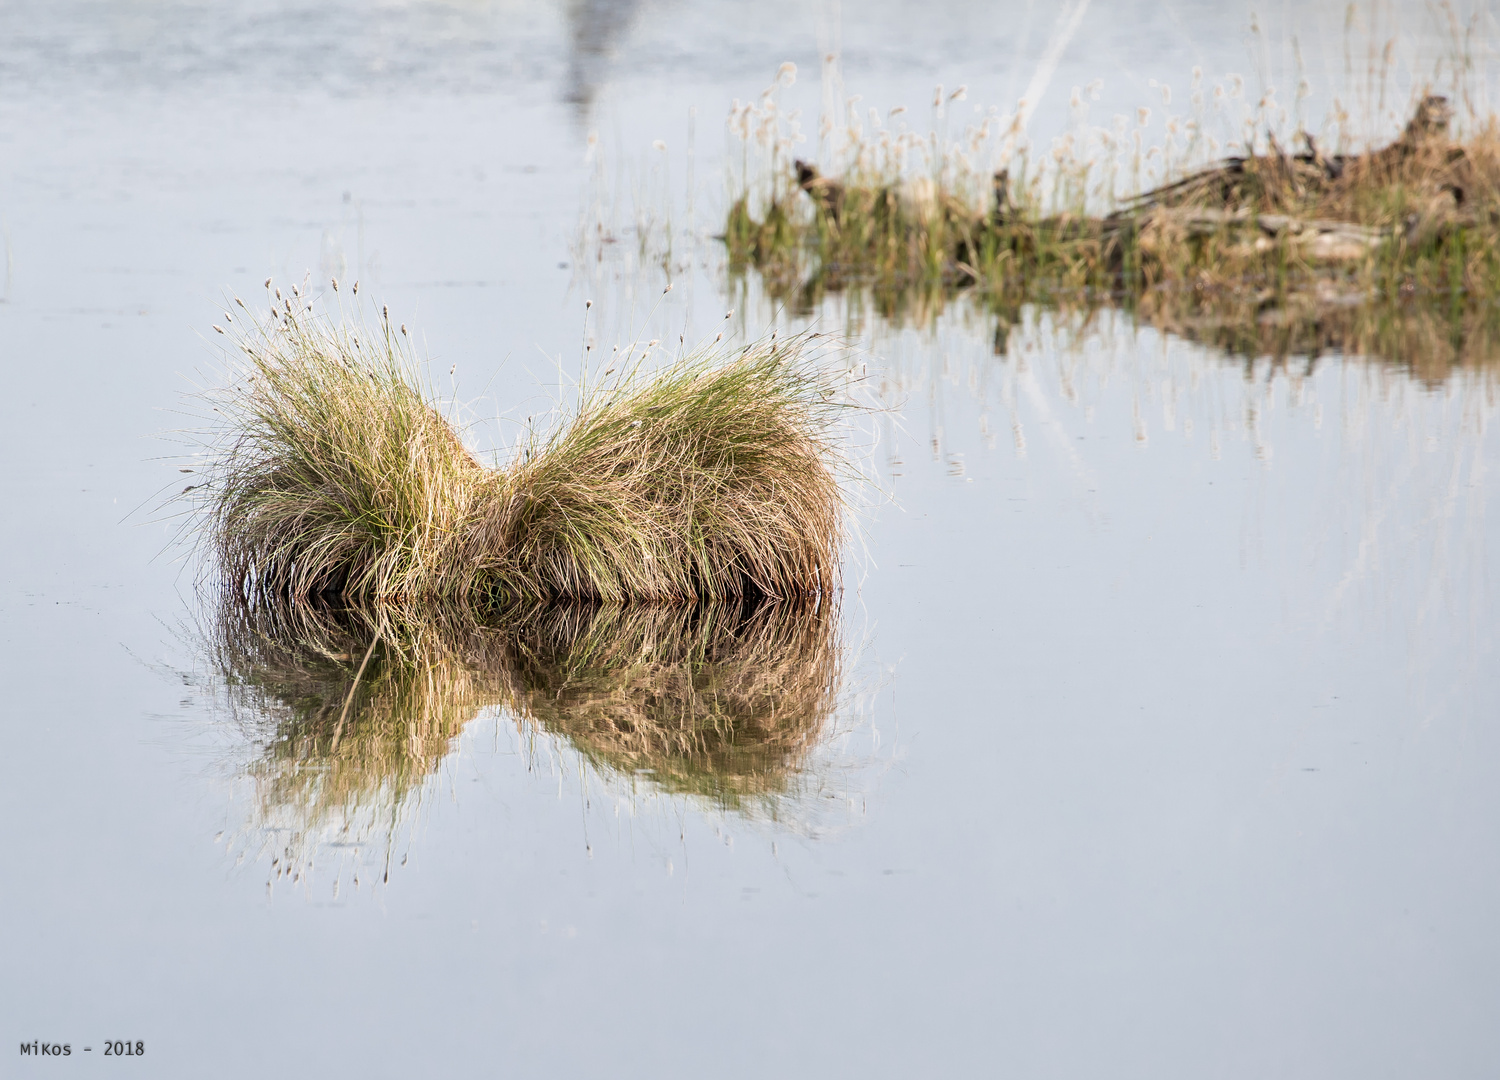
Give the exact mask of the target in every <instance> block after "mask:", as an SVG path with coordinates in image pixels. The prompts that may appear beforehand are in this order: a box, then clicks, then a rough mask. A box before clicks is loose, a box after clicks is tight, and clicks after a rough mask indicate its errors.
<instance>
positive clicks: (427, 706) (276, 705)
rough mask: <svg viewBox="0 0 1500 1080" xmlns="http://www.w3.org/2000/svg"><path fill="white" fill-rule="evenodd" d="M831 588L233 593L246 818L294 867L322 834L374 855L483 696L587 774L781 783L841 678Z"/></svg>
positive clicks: (670, 788) (221, 639)
mask: <svg viewBox="0 0 1500 1080" xmlns="http://www.w3.org/2000/svg"><path fill="white" fill-rule="evenodd" d="M837 626H838V618H837V612H836V611H835V610H832V609H830V608H829V607H828V606H827V605H826V604H825V605H822V606H821V607H820V606H817V605H785V604H775V603H762V604H760V605H758V606H755V607H729V608H726V607H712V606H696V605H690V606H676V607H657V606H634V607H606V606H597V605H590V606H573V607H543V608H537V609H535V610H533V611H531V612H529V613H527V614H525V615H523V616H516V617H514V618H512V619H510V620H508V621H507V622H505V623H504V624H503V625H492V626H479V625H476V624H475V623H473V622H472V621H471V620H466V619H455V620H454V621H452V622H450V623H446V624H445V623H441V622H436V621H429V622H425V623H420V624H414V623H403V624H399V625H395V626H393V625H392V624H391V623H389V622H388V623H386V625H385V626H384V627H382V628H379V629H377V628H376V627H374V626H372V625H371V624H369V622H368V621H367V620H366V619H365V618H363V617H362V615H360V614H358V613H352V612H348V611H345V612H342V613H339V612H334V611H331V610H322V611H319V610H318V609H313V608H307V607H302V608H296V609H287V608H278V609H270V610H266V609H262V610H259V611H254V612H252V611H250V610H249V609H247V608H246V607H245V606H243V605H240V604H230V605H228V606H227V607H226V609H225V614H224V615H223V616H222V617H221V618H220V620H219V622H218V628H217V632H216V660H217V664H218V666H219V668H220V671H221V677H222V678H223V679H224V680H225V684H226V685H227V687H228V694H229V698H230V704H231V707H232V711H233V713H234V715H235V716H236V718H237V719H238V721H239V723H240V726H241V728H242V730H244V731H245V732H246V733H247V735H248V736H249V737H250V739H251V740H252V741H253V743H254V744H255V745H256V746H257V753H256V755H255V757H254V758H253V759H252V760H251V761H250V763H249V764H248V765H247V766H246V767H245V769H244V775H245V777H246V778H247V779H249V780H250V782H251V784H252V785H253V788H254V793H255V794H254V817H255V820H256V823H257V824H258V826H259V827H260V828H261V829H265V830H271V832H272V833H274V834H275V835H276V839H275V842H274V846H275V847H276V848H277V852H276V858H277V859H278V865H279V867H281V868H282V869H284V870H285V871H286V872H287V873H291V874H298V873H301V872H303V871H304V870H305V869H306V868H307V866H308V865H310V863H311V861H312V859H313V857H314V854H315V852H316V849H317V848H318V847H319V845H321V844H324V843H338V844H343V845H355V846H365V847H367V848H370V847H374V848H377V849H379V850H382V851H384V852H386V853H387V854H388V852H389V850H390V847H391V844H392V841H393V840H394V837H395V834H396V832H397V830H398V829H399V828H400V827H401V826H402V825H403V823H404V822H405V821H406V820H407V819H408V818H409V816H410V815H411V813H412V812H413V811H414V809H415V806H416V803H417V802H418V800H419V799H420V795H421V792H422V790H423V788H424V786H425V785H426V783H427V781H428V779H429V778H430V777H432V776H433V775H434V774H435V773H436V772H437V770H438V768H439V765H440V763H441V762H442V761H443V759H444V758H445V757H446V756H447V755H448V754H449V753H450V752H451V750H452V749H453V745H454V740H455V739H456V738H457V737H458V736H459V735H460V734H461V733H462V731H463V730H464V728H465V726H466V725H467V724H468V723H469V722H470V721H471V720H472V719H473V718H474V717H475V716H476V715H477V714H478V713H479V712H480V711H481V710H484V709H486V708H500V709H503V710H505V711H506V712H507V713H508V714H509V715H510V716H511V717H512V718H513V719H514V721H515V722H516V723H517V724H518V726H519V727H520V728H521V729H522V730H524V731H532V732H540V733H544V734H549V735H554V736H558V737H560V738H563V739H565V740H567V742H568V743H570V744H571V745H572V746H573V747H575V748H576V749H577V751H578V752H579V753H580V754H581V755H582V757H583V758H584V759H586V760H587V761H588V762H589V763H590V764H591V765H592V766H593V767H594V769H595V770H597V772H598V773H600V774H602V775H603V776H605V777H609V776H619V777H621V778H623V779H625V780H627V781H628V782H629V783H631V784H632V785H634V784H638V783H645V784H647V785H648V786H649V787H650V788H651V789H653V790H658V791H662V792H665V793H669V794H682V795H689V796H694V797H701V798H702V799H705V800H707V801H708V802H709V803H710V804H712V805H714V806H716V807H719V808H721V809H732V810H738V811H741V812H754V810H755V807H756V806H757V805H759V806H764V807H766V808H767V809H768V810H770V809H772V807H771V804H773V803H775V802H776V800H778V799H780V798H782V797H785V796H795V794H796V788H797V784H796V781H795V778H796V777H797V776H798V774H799V770H800V769H801V768H802V766H803V764H804V762H805V761H806V759H807V755H808V753H809V751H810V750H811V749H812V748H813V747H814V745H815V744H816V743H817V741H818V739H819V737H820V736H821V735H822V734H823V732H824V730H825V721H827V720H828V718H829V717H830V716H831V715H832V714H833V712H834V709H835V705H836V702H837V698H838V694H839V690H840V675H841V659H842V651H841V649H840V646H839V641H838V631H837Z"/></svg>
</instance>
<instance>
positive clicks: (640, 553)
mask: <svg viewBox="0 0 1500 1080" xmlns="http://www.w3.org/2000/svg"><path fill="white" fill-rule="evenodd" d="M276 300H277V301H278V302H279V305H280V306H279V307H278V308H276V309H274V313H273V315H272V317H270V318H264V317H262V318H258V319H257V318H255V317H253V316H251V315H249V314H248V312H247V313H246V314H242V315H241V316H240V317H239V319H238V320H235V321H232V322H231V324H230V327H229V329H228V330H227V331H225V332H227V333H229V334H230V335H231V336H233V337H234V338H235V341H236V344H237V346H238V348H239V350H240V352H241V354H242V356H241V361H240V362H239V363H238V365H237V367H236V370H235V372H234V375H235V378H234V381H233V383H232V385H231V386H230V387H229V388H228V389H226V390H224V391H222V392H220V393H219V394H217V395H216V397H215V408H216V410H217V411H218V412H219V413H220V414H221V415H222V416H223V418H224V423H223V424H222V425H221V427H220V428H219V430H218V433H217V436H216V438H215V440H214V442H213V444H212V445H211V447H210V453H209V455H208V456H209V464H208V467H207V472H208V474H209V476H208V480H207V483H205V484H204V485H203V486H201V487H199V488H198V489H197V491H198V495H197V498H198V499H199V505H200V507H201V508H202V510H203V511H204V513H205V515H206V524H207V528H206V530H205V533H204V535H205V537H206V540H207V543H208V545H209V547H210V548H211V549H212V554H213V556H214V558H215V561H216V564H217V566H218V567H219V569H220V572H221V573H222V577H223V582H224V584H225V585H226V586H227V587H228V589H229V590H230V591H231V592H232V593H233V594H235V595H239V596H241V597H244V598H246V599H251V600H256V601H268V602H275V603H294V604H295V603H305V602H309V601H314V600H322V601H329V600H335V599H336V600H337V601H338V602H340V603H343V604H360V605H371V606H381V605H397V606H401V605H404V606H408V607H409V606H411V605H423V604H435V603H440V604H449V605H454V606H457V607H460V608H463V609H466V610H469V611H471V612H485V611H495V610H497V609H503V608H509V607H513V606H516V605H527V604H534V603H545V602H556V601H565V600H567V601H573V600H589V601H603V602H608V603H626V602H634V601H670V602H687V601H701V600H715V601H717V600H743V599H757V598H782V599H790V598H808V597H817V596H824V595H828V594H830V593H832V592H833V591H834V590H835V589H836V588H837V585H838V581H839V561H840V551H841V543H842V537H843V519H844V510H845V500H844V489H843V487H842V486H841V484H842V480H843V478H844V469H845V458H844V455H843V451H842V449H841V444H840V442H839V437H838V426H839V422H840V420H841V418H842V416H843V414H844V412H845V411H846V409H847V408H848V407H849V401H850V399H849V397H848V395H847V393H846V389H847V387H846V383H845V375H844V373H843V372H841V371H840V370H839V369H838V368H837V367H836V366H834V365H832V364H830V363H828V362H827V361H828V357H827V356H826V355H824V354H823V353H821V352H820V346H819V342H818V340H817V339H815V338H814V337H812V336H809V335H804V336H799V337H793V338H790V339H782V340H780V341H777V340H775V339H774V338H772V339H771V340H769V341H763V342H759V343H756V344H754V345H750V346H747V347H744V348H742V349H738V350H736V351H734V352H732V353H720V352H715V351H713V350H712V348H710V350H708V351H701V352H697V353H692V354H687V355H682V356H680V357H679V358H677V359H675V360H669V361H667V362H666V363H665V364H664V365H663V366H661V367H658V368H650V369H648V368H647V367H646V366H645V364H644V362H642V361H639V360H638V361H637V362H636V363H634V365H632V366H628V367H626V368H625V369H624V370H622V371H620V372H619V373H618V374H616V375H615V376H614V377H613V378H608V377H606V378H605V379H603V380H601V381H598V382H596V383H594V384H592V385H587V386H585V387H584V388H583V389H581V390H580V394H579V399H578V401H577V403H576V405H575V406H574V407H573V408H571V409H568V410H565V411H564V412H563V414H562V415H561V417H560V419H559V420H558V421H557V423H556V424H555V426H553V427H552V428H551V429H550V430H547V431H536V430H534V429H533V430H531V431H529V432H528V434H527V435H526V436H525V437H524V438H523V439H522V440H521V442H520V445H519V446H518V447H517V448H516V452H515V455H514V458H513V460H511V461H509V462H506V463H504V464H502V465H500V466H498V467H487V466H485V465H482V464H481V463H480V462H479V461H478V460H477V459H476V458H475V457H474V455H473V454H472V453H470V452H469V451H468V450H467V449H466V448H465V447H464V445H463V442H462V440H461V439H460V437H459V435H458V433H457V432H456V431H455V429H454V427H453V425H452V424H451V423H450V422H449V420H448V419H447V418H445V417H444V416H442V415H441V414H440V413H438V412H437V411H436V410H435V409H434V408H433V406H432V405H431V404H430V397H431V395H430V393H429V391H428V389H427V388H426V387H425V386H424V384H423V382H422V380H421V377H420V375H419V371H420V369H419V366H418V365H417V363H416V361H415V359H414V357H413V355H412V351H411V348H410V345H409V338H408V335H407V332H406V328H405V327H404V326H402V327H400V328H399V329H397V328H396V327H393V325H392V324H391V322H390V320H389V318H388V317H387V316H386V315H385V314H384V313H382V316H381V319H380V321H379V323H378V324H377V325H376V327H375V328H374V329H373V330H370V329H362V328H356V327H354V326H352V325H351V324H349V323H347V322H343V321H338V320H335V319H333V318H331V317H323V316H320V315H318V314H316V313H315V312H314V311H313V306H312V305H311V304H310V303H308V302H307V300H306V298H305V297H304V296H303V295H301V294H300V292H297V291H295V290H294V295H293V296H282V295H281V294H280V292H279V291H278V292H277V293H276ZM242 307H243V305H242Z"/></svg>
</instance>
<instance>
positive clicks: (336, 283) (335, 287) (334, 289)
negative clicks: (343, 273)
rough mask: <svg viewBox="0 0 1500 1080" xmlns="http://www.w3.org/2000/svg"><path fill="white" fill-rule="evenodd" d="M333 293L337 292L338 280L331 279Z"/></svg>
mask: <svg viewBox="0 0 1500 1080" xmlns="http://www.w3.org/2000/svg"><path fill="white" fill-rule="evenodd" d="M333 291H334V292H338V291H339V279H338V278H334V279H333Z"/></svg>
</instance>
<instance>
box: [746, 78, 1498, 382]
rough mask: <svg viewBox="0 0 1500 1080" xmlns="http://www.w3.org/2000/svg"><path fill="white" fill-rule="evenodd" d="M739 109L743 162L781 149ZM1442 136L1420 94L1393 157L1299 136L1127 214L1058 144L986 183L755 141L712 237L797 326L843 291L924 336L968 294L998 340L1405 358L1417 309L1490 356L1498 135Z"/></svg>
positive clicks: (880, 146)
mask: <svg viewBox="0 0 1500 1080" xmlns="http://www.w3.org/2000/svg"><path fill="white" fill-rule="evenodd" d="M769 93H770V91H768V95H769ZM749 111H750V112H751V113H753V119H755V121H756V123H758V124H759V127H756V126H755V124H751V123H749V122H748V121H738V123H739V127H738V128H736V123H737V121H736V119H735V117H736V116H738V115H739V114H732V117H731V130H738V131H740V132H741V134H742V137H743V138H744V139H745V141H746V143H747V146H748V145H751V144H754V142H755V138H756V137H757V133H758V132H759V133H762V134H763V133H764V132H770V133H771V134H772V135H774V134H775V133H776V132H779V131H780V130H781V129H780V128H778V127H776V125H777V124H781V123H783V122H784V121H783V120H782V119H781V117H780V114H779V113H777V112H776V110H775V108H774V106H773V104H772V102H771V101H770V98H769V97H767V99H765V100H764V101H763V102H762V105H761V107H760V108H759V109H752V110H749ZM1148 112H1149V110H1142V115H1143V116H1144V115H1146V114H1147V113H1148ZM1452 121H1453V109H1452V107H1451V106H1450V104H1449V101H1448V100H1447V99H1446V98H1445V97H1443V96H1441V95H1436V94H1430V93H1428V94H1423V95H1421V96H1420V97H1419V98H1418V99H1417V100H1416V101H1415V103H1414V105H1413V108H1412V112H1411V113H1410V116H1409V120H1408V121H1407V123H1406V125H1405V127H1404V129H1403V130H1402V131H1401V133H1400V134H1399V135H1398V136H1397V137H1396V138H1395V139H1393V140H1392V141H1390V142H1388V143H1386V144H1385V145H1383V146H1378V147H1374V148H1372V149H1368V150H1365V151H1362V152H1359V153H1340V152H1332V151H1325V150H1324V149H1323V148H1322V147H1320V146H1319V145H1318V144H1317V142H1316V141H1315V140H1314V139H1313V138H1311V137H1309V136H1306V135H1300V134H1299V136H1298V139H1297V143H1298V145H1297V146H1296V147H1295V149H1289V148H1287V147H1286V146H1284V145H1283V144H1282V143H1281V142H1279V141H1278V140H1277V138H1276V136H1275V135H1274V133H1272V132H1271V131H1270V130H1269V129H1266V130H1264V131H1263V133H1262V134H1261V135H1260V136H1258V137H1257V138H1251V139H1247V140H1246V143H1245V145H1244V147H1243V148H1242V152H1240V153H1237V154H1236V155H1234V156H1232V157H1228V158H1221V159H1218V160H1216V161H1214V162H1213V163H1211V164H1209V165H1205V166H1202V167H1198V168H1194V169H1190V170H1187V171H1186V172H1185V173H1184V174H1182V175H1180V176H1179V177H1178V178H1177V179H1175V180H1173V181H1172V182H1170V183H1165V184H1161V185H1159V186H1156V187H1154V188H1152V189H1150V190H1147V191H1145V192H1144V193H1141V194H1136V195H1133V196H1131V197H1127V198H1120V197H1117V196H1116V195H1115V190H1116V188H1115V185H1116V181H1117V173H1118V168H1119V165H1118V162H1117V161H1116V160H1115V159H1114V158H1110V157H1108V155H1105V159H1104V160H1098V161H1096V160H1094V159H1093V158H1090V157H1088V156H1082V157H1076V158H1073V157H1068V156H1067V152H1065V150H1064V147H1063V146H1059V148H1058V149H1057V151H1056V153H1055V155H1049V157H1048V160H1047V161H1046V162H1045V163H1038V162H1037V161H1035V160H1030V161H1028V159H1027V158H1026V157H1025V155H1024V154H1021V153H1020V152H1014V153H1012V152H1011V151H1008V150H1004V149H1002V150H1001V152H1000V153H1001V156H1002V158H1003V159H1004V160H1005V161H1007V162H1008V163H1007V164H1006V165H1005V167H1002V168H1000V169H998V170H997V171H995V172H994V173H993V174H992V175H991V174H989V173H984V172H982V171H981V170H980V169H979V167H978V165H977V164H976V163H975V159H974V156H973V155H972V154H971V153H970V152H969V151H970V150H971V149H972V147H971V146H970V145H968V144H965V145H964V146H960V145H957V144H954V143H948V142H944V141H943V139H942V138H939V137H938V136H937V135H936V134H934V135H933V136H932V137H931V139H929V140H922V139H919V138H916V137H915V136H914V135H912V134H911V133H905V134H901V135H893V134H892V133H891V132H889V131H886V130H881V131H878V132H877V131H874V130H873V129H872V130H870V131H861V130H859V129H855V128H850V129H849V131H848V133H847V134H846V135H844V136H843V138H844V143H843V144H841V145H842V149H841V150H840V151H839V153H838V154H836V155H834V160H833V163H832V165H830V166H828V167H827V171H824V170H823V169H820V168H819V167H818V166H817V165H815V164H813V163H810V162H808V161H802V160H795V159H792V158H791V157H790V155H789V154H788V153H786V152H784V149H783V147H789V146H790V140H787V139H782V140H780V141H779V142H778V141H777V140H776V139H775V138H772V137H770V136H769V135H768V136H767V137H766V138H765V140H763V141H766V142H767V143H768V145H770V146H771V147H772V152H771V155H770V157H769V160H766V159H758V160H760V162H761V163H760V164H759V165H752V164H749V160H750V159H749V158H748V157H747V164H746V165H745V166H744V167H743V169H742V171H743V172H744V177H743V180H742V188H741V190H740V191H739V192H738V194H737V195H736V196H735V197H734V199H733V200H732V202H731V205H730V208H729V211H728V215H727V219H726V222H725V228H724V237H723V238H724V242H725V244H726V247H727V249H728V254H729V259H730V265H731V267H732V268H748V267H754V268H755V269H756V270H758V271H759V273H760V275H761V277H762V279H763V280H764V282H765V283H766V287H767V290H768V292H769V293H770V294H771V295H772V296H773V297H774V298H775V299H777V300H778V301H780V302H782V303H785V304H787V305H788V306H789V307H791V308H792V309H793V310H794V311H803V312H807V311H811V310H813V309H814V308H815V307H816V306H817V304H818V303H819V302H820V301H821V299H822V297H823V296H824V295H825V294H827V293H837V292H840V291H843V290H845V289H861V290H864V289H868V290H870V292H871V293H872V295H873V298H874V302H875V305H876V307H877V309H878V310H879V311H880V312H881V314H883V315H885V316H887V317H891V318H906V317H912V316H915V318H916V319H917V320H918V321H923V318H924V314H927V315H930V314H931V313H932V312H934V311H936V310H940V309H941V307H942V306H943V304H944V303H945V302H946V300H947V299H949V298H952V297H956V296H958V295H961V294H964V295H971V296H975V297H977V298H980V299H982V301H983V303H984V304H985V305H986V306H988V307H990V308H992V309H994V310H996V311H997V312H998V313H999V314H1000V315H1001V317H1002V327H1003V325H1004V324H1005V322H1006V320H1007V319H1009V321H1012V322H1013V321H1014V319H1015V317H1016V314H1017V313H1018V312H1019V310H1020V308H1021V307H1022V306H1023V305H1026V304H1032V303H1041V304H1046V305H1050V306H1058V307H1072V308H1091V307H1093V306H1097V305H1101V304H1117V305H1121V306H1124V307H1126V308H1127V309H1129V310H1131V311H1132V312H1133V313H1134V314H1135V315H1137V316H1138V317H1140V318H1142V319H1144V320H1145V321H1148V322H1151V323H1152V324H1155V325H1158V326H1160V327H1162V328H1164V329H1169V330H1173V331H1176V332H1181V333H1184V334H1186V335H1187V336H1189V337H1194V338H1200V339H1204V340H1209V341H1213V342H1215V343H1218V344H1223V345H1225V346H1227V347H1229V348H1231V349H1232V350H1233V351H1245V352H1247V353H1257V354H1258V353H1263V352H1265V353H1286V352H1288V351H1291V352H1299V351H1306V352H1312V353H1314V354H1316V353H1317V352H1318V351H1320V350H1323V349H1331V348H1342V349H1345V350H1355V351H1358V350H1363V349H1367V348H1376V349H1379V350H1396V351H1397V353H1398V354H1399V350H1400V349H1402V348H1404V347H1406V346H1407V345H1409V343H1410V341H1411V339H1412V338H1413V337H1414V336H1415V337H1424V336H1431V334H1430V332H1429V330H1428V329H1427V328H1426V327H1425V326H1421V327H1412V326H1410V325H1408V324H1409V323H1410V319H1409V318H1408V315H1409V313H1410V311H1411V309H1412V305H1413V302H1420V303H1423V304H1425V305H1427V306H1428V307H1429V308H1439V309H1441V311H1442V313H1443V317H1444V321H1445V322H1446V323H1447V324H1450V325H1451V326H1452V327H1453V329H1452V330H1451V331H1448V332H1447V333H1446V336H1447V337H1449V338H1451V339H1453V340H1454V341H1456V342H1461V341H1464V340H1466V339H1468V338H1470V337H1472V336H1473V335H1474V334H1476V333H1478V334H1481V335H1482V336H1483V337H1484V338H1485V339H1486V340H1488V339H1490V338H1492V337H1494V336H1495V330H1496V329H1497V328H1496V326H1495V325H1493V324H1495V323H1496V318H1495V310H1496V308H1495V305H1494V303H1493V301H1494V300H1495V299H1496V298H1497V297H1500V127H1497V125H1496V121H1495V120H1494V119H1493V118H1490V119H1485V118H1483V117H1478V118H1475V122H1474V123H1473V124H1471V125H1470V130H1469V131H1468V133H1467V134H1465V135H1464V136H1463V137H1461V138H1460V137H1455V136H1454V135H1453V134H1452V131H1451V128H1452ZM986 130H987V129H986ZM981 134H982V133H981V131H980V129H975V132H974V137H973V140H971V142H973V141H974V140H980V139H981ZM1005 145H1006V146H1008V145H1009V143H1008V142H1007V143H1006V144H1005ZM1067 145H1071V144H1067ZM1090 145H1092V144H1090ZM1108 145H1114V146H1118V145H1120V143H1119V142H1118V140H1117V141H1116V142H1114V143H1110V144H1108ZM1068 152H1078V151H1068ZM1008 153H1009V154H1011V156H1009V157H1005V155H1006V154H1008ZM1081 153H1083V154H1085V155H1087V154H1088V153H1089V151H1082V152H1081ZM1054 157H1055V160H1053V158H1054ZM1139 158H1140V155H1139V151H1138V152H1137V159H1136V161H1135V163H1134V167H1135V168H1136V169H1137V170H1139V168H1140V164H1141V162H1140V160H1139ZM1042 164H1045V166H1046V167H1045V168H1043V167H1042ZM1002 338H1003V330H1002V333H1001V335H1000V336H999V337H997V341H999V340H1001V339H1002Z"/></svg>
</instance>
